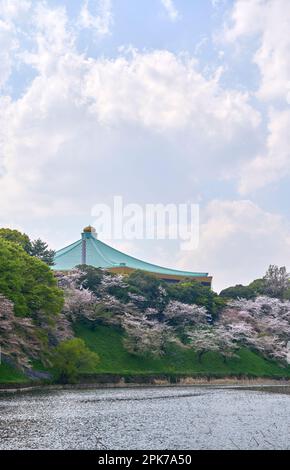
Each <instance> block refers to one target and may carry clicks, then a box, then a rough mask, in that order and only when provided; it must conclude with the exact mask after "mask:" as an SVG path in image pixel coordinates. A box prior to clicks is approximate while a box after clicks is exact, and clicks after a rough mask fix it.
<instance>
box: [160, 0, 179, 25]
mask: <svg viewBox="0 0 290 470" xmlns="http://www.w3.org/2000/svg"><path fill="white" fill-rule="evenodd" d="M161 3H162V5H163V6H164V8H165V10H166V12H167V15H168V17H169V18H170V20H171V21H177V20H178V19H179V18H180V14H179V12H178V10H177V9H176V7H175V5H174V3H173V0H161Z"/></svg>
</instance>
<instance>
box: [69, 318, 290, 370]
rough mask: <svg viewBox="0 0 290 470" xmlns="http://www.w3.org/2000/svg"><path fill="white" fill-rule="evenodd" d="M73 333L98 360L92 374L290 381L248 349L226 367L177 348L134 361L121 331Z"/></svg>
mask: <svg viewBox="0 0 290 470" xmlns="http://www.w3.org/2000/svg"><path fill="white" fill-rule="evenodd" d="M75 332H76V335H77V336H79V337H80V338H83V340H84V341H85V343H86V344H87V346H88V347H89V348H90V349H91V350H92V351H95V352H97V353H98V354H99V356H100V359H101V360H100V363H99V365H98V366H97V368H96V371H95V372H96V373H99V374H101V373H102V374H119V375H120V374H123V375H130V374H132V375H134V374H136V375H137V374H138V375H151V374H159V375H160V374H170V375H177V374H184V375H212V376H230V375H250V376H254V377H263V376H264V377H290V367H285V368H284V367H280V366H279V365H278V364H276V363H275V362H272V361H268V360H265V359H264V358H263V357H261V356H259V355H258V354H256V353H254V352H253V351H250V350H248V349H241V350H240V351H239V358H232V359H230V360H228V361H227V363H224V361H223V359H222V357H221V356H220V355H219V354H216V353H207V354H205V355H204V356H203V358H202V361H201V362H199V361H198V359H197V355H196V353H195V352H194V351H192V350H183V349H180V348H178V347H177V346H171V347H170V348H169V350H168V351H167V354H166V355H165V356H163V357H162V358H152V357H137V356H134V355H132V354H129V353H128V352H127V351H126V350H125V348H124V347H123V343H122V339H123V334H122V331H121V330H119V329H117V328H113V327H109V326H97V327H96V329H95V330H91V329H89V328H88V327H87V326H85V325H84V324H81V323H79V324H77V325H76V327H75Z"/></svg>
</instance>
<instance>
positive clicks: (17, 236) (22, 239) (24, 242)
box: [0, 228, 31, 253]
mask: <svg viewBox="0 0 290 470" xmlns="http://www.w3.org/2000/svg"><path fill="white" fill-rule="evenodd" d="M0 237H1V238H4V240H7V241H9V242H13V243H17V244H18V245H20V246H21V247H22V248H23V249H24V250H25V251H26V253H30V250H31V241H30V239H29V236H28V235H26V233H21V232H19V231H18V230H12V229H10V228H0Z"/></svg>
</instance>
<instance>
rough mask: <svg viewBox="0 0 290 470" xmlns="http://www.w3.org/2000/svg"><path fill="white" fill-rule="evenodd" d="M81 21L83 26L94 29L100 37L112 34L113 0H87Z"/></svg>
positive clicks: (82, 10) (81, 14)
mask: <svg viewBox="0 0 290 470" xmlns="http://www.w3.org/2000/svg"><path fill="white" fill-rule="evenodd" d="M92 10H93V12H92ZM79 23H80V26H82V27H83V28H89V29H90V28H91V29H92V30H94V32H95V33H96V35H97V36H98V37H101V36H106V35H108V34H110V32H111V26H112V24H113V13H112V3H111V0H92V1H90V0H85V1H84V3H83V6H82V9H81V13H80V20H79Z"/></svg>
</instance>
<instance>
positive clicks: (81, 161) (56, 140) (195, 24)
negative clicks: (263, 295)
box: [0, 0, 290, 291]
mask: <svg viewBox="0 0 290 470" xmlns="http://www.w3.org/2000/svg"><path fill="white" fill-rule="evenodd" d="M289 30H290V2H289V0H138V2H136V0H60V1H57V0H47V1H42V0H37V1H34V0H0V226H2V227H11V228H16V229H19V230H21V231H24V232H26V233H28V234H29V235H30V236H31V237H32V238H36V237H41V238H43V239H44V240H46V241H47V242H48V243H49V244H50V246H51V247H53V248H55V249H58V248H61V247H63V246H65V245H67V244H69V243H71V242H73V241H75V240H76V239H78V238H79V235H80V232H81V230H82V228H83V227H84V226H85V225H88V224H89V223H93V220H94V217H93V216H92V207H93V206H94V205H95V204H97V203H106V204H111V203H112V199H113V197H114V196H116V195H117V196H122V197H123V200H124V202H125V203H128V204H129V203H135V204H141V205H142V204H146V203H155V204H158V203H163V204H167V203H174V204H181V203H185V202H191V203H195V204H199V205H200V241H199V244H198V247H197V248H196V249H195V250H193V251H191V252H189V251H182V250H181V249H180V245H179V244H178V243H177V242H176V241H173V240H125V239H120V240H107V242H110V243H111V245H112V246H114V247H116V248H118V249H121V250H124V251H125V252H127V253H128V254H131V255H133V256H137V257H139V258H141V259H144V260H147V261H149V262H153V263H156V264H160V265H165V266H167V267H173V268H178V269H184V270H191V271H208V272H209V273H210V274H211V275H213V276H214V284H213V286H214V289H216V290H218V291H219V290H220V289H222V288H224V287H226V286H229V285H234V284H237V283H248V282H250V281H251V280H253V279H255V278H257V277H260V276H262V275H263V274H264V273H265V271H266V269H267V267H268V265H269V264H278V265H286V267H288V269H290V224H289V216H290V213H289V192H290V191H289V182H290V35H289Z"/></svg>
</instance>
